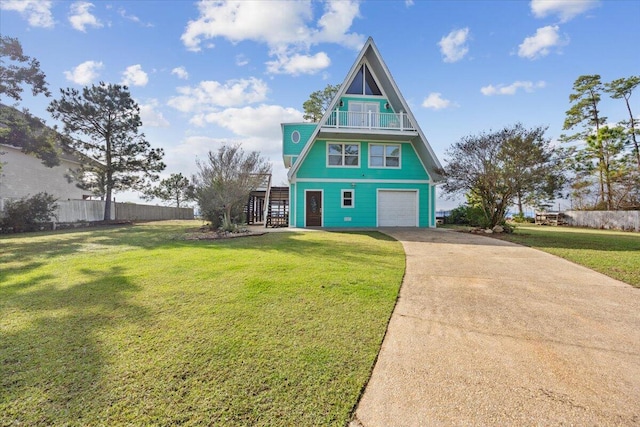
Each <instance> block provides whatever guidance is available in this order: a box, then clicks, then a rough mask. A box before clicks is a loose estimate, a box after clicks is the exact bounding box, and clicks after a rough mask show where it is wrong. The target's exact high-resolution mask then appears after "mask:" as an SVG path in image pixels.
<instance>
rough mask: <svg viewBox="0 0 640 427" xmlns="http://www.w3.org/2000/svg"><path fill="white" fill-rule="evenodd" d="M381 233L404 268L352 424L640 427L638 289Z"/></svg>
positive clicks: (425, 236)
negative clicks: (395, 243) (395, 246)
mask: <svg viewBox="0 0 640 427" xmlns="http://www.w3.org/2000/svg"><path fill="white" fill-rule="evenodd" d="M382 231H383V232H385V233H387V234H388V235H390V236H392V237H394V238H396V239H397V240H399V241H401V242H402V244H403V246H404V250H405V252H406V257H407V258H406V272H405V278H404V281H403V285H402V288H401V290H400V296H399V299H398V302H397V305H396V307H395V310H394V312H393V315H392V317H391V320H390V323H389V326H388V329H387V334H386V336H385V339H384V342H383V344H382V348H381V351H380V354H379V356H378V360H377V362H376V365H375V367H374V369H373V373H372V376H371V379H370V380H369V383H368V384H367V387H366V389H365V391H364V393H363V395H362V397H361V399H360V402H359V403H358V406H357V408H356V411H355V413H354V417H353V420H352V421H351V423H350V426H351V427H360V426H364V427H377V426H380V427H382V426H384V427H386V426H437V425H447V426H451V425H492V426H493V425H544V426H547V425H640V403H639V402H640V289H635V288H633V287H631V286H630V285H627V284H625V283H622V282H619V281H617V280H614V279H611V278H609V277H607V276H604V275H602V274H600V273H596V272H594V271H592V270H589V269H587V268H585V267H581V266H579V265H576V264H573V263H571V262H569V261H565V260H563V259H561V258H558V257H555V256H553V255H549V254H546V253H544V252H541V251H538V250H535V249H531V248H527V247H523V246H519V245H515V244H511V243H508V242H503V241H500V240H497V239H491V238H487V237H482V236H475V235H471V234H464V233H456V232H453V231H448V230H416V229H384V230H382ZM638 256H640V254H639V255H638Z"/></svg>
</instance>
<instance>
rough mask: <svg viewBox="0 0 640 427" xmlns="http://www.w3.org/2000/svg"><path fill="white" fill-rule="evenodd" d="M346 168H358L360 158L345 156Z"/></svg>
mask: <svg viewBox="0 0 640 427" xmlns="http://www.w3.org/2000/svg"><path fill="white" fill-rule="evenodd" d="M344 164H345V165H346V166H358V156H344Z"/></svg>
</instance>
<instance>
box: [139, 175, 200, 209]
mask: <svg viewBox="0 0 640 427" xmlns="http://www.w3.org/2000/svg"><path fill="white" fill-rule="evenodd" d="M144 193H145V196H144V198H145V199H147V200H152V199H155V198H157V199H160V200H162V201H164V202H168V203H169V204H171V205H172V206H175V207H177V208H179V207H180V205H181V204H184V202H186V201H187V200H191V198H192V194H193V186H192V185H191V181H189V178H187V177H186V176H184V175H182V174H181V173H172V174H171V176H169V178H167V179H163V180H162V181H160V183H159V184H158V185H157V186H154V187H150V188H148V189H146V190H145V192H144Z"/></svg>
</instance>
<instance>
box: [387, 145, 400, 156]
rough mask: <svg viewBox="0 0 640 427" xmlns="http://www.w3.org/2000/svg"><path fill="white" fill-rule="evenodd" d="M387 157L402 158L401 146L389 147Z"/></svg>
mask: <svg viewBox="0 0 640 427" xmlns="http://www.w3.org/2000/svg"><path fill="white" fill-rule="evenodd" d="M386 150H387V157H389V156H391V157H400V146H399V145H387V146H386Z"/></svg>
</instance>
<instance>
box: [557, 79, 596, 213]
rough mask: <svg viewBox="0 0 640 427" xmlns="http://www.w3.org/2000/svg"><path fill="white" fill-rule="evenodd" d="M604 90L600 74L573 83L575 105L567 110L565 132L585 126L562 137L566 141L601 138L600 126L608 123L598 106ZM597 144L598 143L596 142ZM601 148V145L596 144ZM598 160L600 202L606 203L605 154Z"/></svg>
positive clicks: (572, 96)
mask: <svg viewBox="0 0 640 427" xmlns="http://www.w3.org/2000/svg"><path fill="white" fill-rule="evenodd" d="M603 90H604V87H603V85H602V82H601V81H600V75H599V74H593V75H584V76H580V77H578V78H577V79H576V81H575V82H574V83H573V91H574V93H572V94H570V95H569V102H570V103H573V105H572V106H571V108H569V110H567V112H566V113H565V114H566V118H565V120H564V126H563V129H564V130H571V129H573V128H575V127H576V126H578V125H580V124H581V125H582V126H583V130H582V131H579V132H576V133H575V134H573V135H562V140H564V141H567V142H568V141H576V140H582V141H586V139H587V137H588V136H589V135H592V134H594V131H595V135H596V138H600V126H602V125H603V124H604V123H606V121H607V118H606V117H603V116H601V115H600V111H599V110H598V104H599V102H600V97H601V95H600V94H601V93H602V91H603ZM596 142H597V141H596ZM596 146H600V144H596ZM597 158H598V176H599V185H600V195H599V198H600V202H601V203H602V204H604V203H605V189H604V171H603V170H602V166H603V164H604V153H603V152H602V151H599V152H598V153H597Z"/></svg>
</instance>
